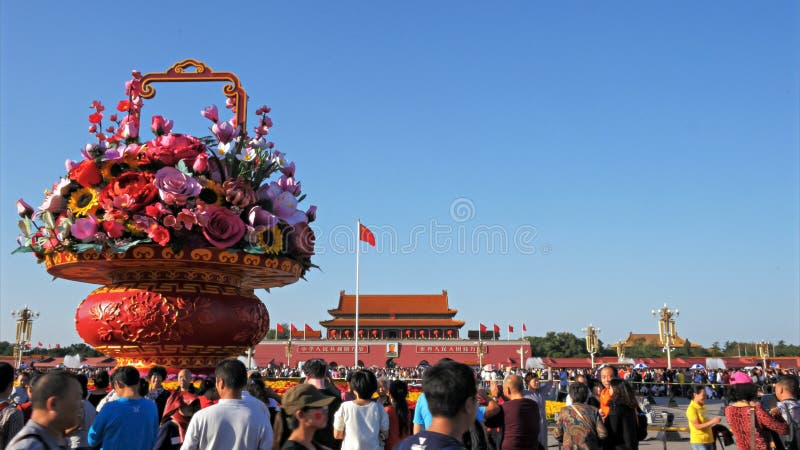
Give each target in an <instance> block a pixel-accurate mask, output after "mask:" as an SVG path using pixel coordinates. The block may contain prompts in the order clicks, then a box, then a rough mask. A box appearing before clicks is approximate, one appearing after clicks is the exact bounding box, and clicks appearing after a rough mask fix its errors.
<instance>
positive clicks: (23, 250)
mask: <svg viewBox="0 0 800 450" xmlns="http://www.w3.org/2000/svg"><path fill="white" fill-rule="evenodd" d="M15 253H33V249H32V248H30V247H24V246H23V247H17V249H16V250H14V251H13V252H11V254H12V255H13V254H15Z"/></svg>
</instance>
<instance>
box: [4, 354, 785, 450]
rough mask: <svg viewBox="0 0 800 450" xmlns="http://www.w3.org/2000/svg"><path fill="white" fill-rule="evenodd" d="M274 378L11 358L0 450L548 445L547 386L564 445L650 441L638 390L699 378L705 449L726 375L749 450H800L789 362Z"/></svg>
mask: <svg viewBox="0 0 800 450" xmlns="http://www.w3.org/2000/svg"><path fill="white" fill-rule="evenodd" d="M487 372H491V373H487ZM270 375H275V373H274V372H269V371H267V372H259V371H250V372H248V371H247V369H246V368H245V366H244V364H243V363H242V362H240V361H238V360H236V359H227V360H223V361H221V362H220V363H219V364H218V365H217V367H216V369H215V372H214V376H212V377H206V378H204V379H202V381H201V383H200V387H199V388H197V387H196V386H195V385H194V383H193V381H194V378H193V376H192V373H191V372H190V371H189V370H187V369H184V370H181V371H180V372H179V373H178V376H177V379H178V386H177V388H176V389H174V390H173V391H169V390H167V389H165V388H164V386H163V381H164V380H165V379H166V377H167V372H166V369H164V368H163V367H152V368H151V369H150V370H149V372H148V374H147V376H146V377H141V376H140V373H139V371H138V370H137V369H135V368H133V367H130V366H125V367H120V368H117V369H116V370H115V371H114V373H113V375H112V376H109V374H108V373H107V372H105V371H100V372H97V373H95V374H94V375H93V379H92V381H93V384H94V390H93V391H89V389H88V385H89V383H88V379H87V377H86V376H85V374H80V373H77V374H76V373H70V372H67V371H63V370H54V371H50V372H46V373H38V372H36V373H33V374H31V373H28V372H19V373H16V372H15V370H14V369H13V367H12V366H10V365H8V364H6V363H0V399H3V400H4V401H3V402H2V403H0V450H2V449H5V448H8V449H9V450H20V449H26V450H39V449H66V448H94V449H109V450H110V449H132V450H151V449H158V450H160V449H184V450H193V449H224V450H238V449H258V450H261V449H274V450H287V449H288V450H304V449H320V450H325V449H332V450H351V449H366V450H381V449H398V450H435V449H480V450H522V449H531V450H539V449H542V448H547V442H548V433H549V431H550V430H549V429H548V428H549V427H548V422H547V417H546V413H545V402H546V395H547V394H546V393H545V392H544V390H543V389H542V387H543V384H551V385H555V387H556V388H557V389H556V391H559V390H562V387H563V388H564V389H563V390H565V391H566V392H564V395H565V399H564V400H565V402H566V406H565V407H564V408H563V409H562V410H561V411H560V412H559V413H558V414H557V418H556V421H555V424H554V425H553V426H552V427H550V428H551V429H552V436H553V437H554V438H555V439H556V440H558V442H559V445H560V447H561V448H564V449H638V446H639V441H641V440H642V439H644V438H645V436H646V434H647V420H646V416H645V415H644V413H643V411H642V406H641V403H640V401H639V400H638V399H637V393H641V392H640V389H637V387H636V386H637V383H650V382H652V383H663V384H665V385H669V384H670V383H672V384H675V385H677V386H681V388H683V386H688V388H687V389H688V392H687V395H688V396H690V397H691V402H690V404H689V407H688V408H687V411H686V416H687V419H688V421H689V428H690V443H691V445H692V447H693V448H694V449H697V450H700V449H703V450H709V449H711V448H713V445H714V441H715V438H716V437H717V435H718V432H719V430H718V428H719V427H720V422H721V420H722V419H721V417H711V416H710V415H709V413H708V412H707V410H706V408H705V401H706V399H707V398H708V396H709V392H708V390H707V388H708V387H709V385H710V384H714V383H719V384H721V385H727V393H726V396H727V398H728V400H729V404H728V405H727V407H726V408H725V418H726V420H727V423H728V425H729V426H730V433H731V437H732V438H733V440H735V442H736V445H737V446H738V448H739V449H753V450H766V449H767V447H768V446H774V447H775V448H788V449H796V448H798V443H800V426H798V424H800V404H798V402H797V398H798V394H800V393H799V392H798V378H797V377H796V376H795V375H793V374H790V373H787V372H786V371H783V373H781V374H778V373H777V372H774V373H772V374H767V373H763V372H761V371H751V372H750V373H745V372H742V371H702V372H689V373H683V372H682V371H663V370H662V371H659V370H644V371H632V370H627V369H617V368H614V367H612V366H605V367H602V368H600V369H599V370H598V371H596V372H591V371H588V370H578V371H569V370H557V371H547V370H544V371H543V370H532V371H523V370H511V369H508V370H504V371H497V372H492V371H483V373H481V372H476V371H474V370H473V369H471V368H470V367H468V366H466V365H464V364H461V363H458V362H455V361H452V360H449V359H446V358H445V359H443V360H442V361H440V362H438V363H437V364H436V365H434V366H430V367H420V368H414V369H413V370H405V369H398V368H391V369H378V370H370V369H363V368H343V367H331V366H329V365H328V364H326V363H325V361H323V360H320V359H314V360H310V361H306V362H305V363H304V364H303V365H302V371H301V372H299V373H297V375H300V376H302V377H303V379H302V380H301V382H300V383H299V384H297V385H296V386H294V387H292V388H291V389H289V390H288V391H286V392H285V393H284V395H282V396H281V395H278V394H277V393H275V392H274V391H272V390H271V389H270V388H269V386H268V385H267V384H266V383H265V382H264V376H270ZM338 377H344V378H346V380H347V390H346V391H345V392H342V391H340V390H339V388H337V387H336V386H335V385H334V378H338ZM420 377H421V379H422V391H423V392H422V394H421V395H420V396H419V398H418V399H417V402H416V405H415V407H414V408H413V409H412V408H410V406H409V403H408V400H407V399H408V393H409V388H408V386H409V385H408V382H407V381H406V380H407V379H418V378H420ZM648 377H655V378H654V379H653V380H652V381H645V380H646V379H647V378H648ZM682 377H683V380H684V381H688V383H683V382H682V381H681V378H682ZM15 380H16V384H17V386H16V387H15V386H14V384H15V383H14V381H15ZM693 382H694V383H695V384H689V383H693ZM645 385H646V384H645ZM645 385H642V384H639V385H638V386H640V387H641V386H645ZM767 386H769V388H767ZM769 390H771V391H774V400H775V402H774V404H773V405H766V407H764V405H762V402H758V401H757V400H758V395H759V393H763V392H766V391H769ZM714 392H716V390H715V391H714Z"/></svg>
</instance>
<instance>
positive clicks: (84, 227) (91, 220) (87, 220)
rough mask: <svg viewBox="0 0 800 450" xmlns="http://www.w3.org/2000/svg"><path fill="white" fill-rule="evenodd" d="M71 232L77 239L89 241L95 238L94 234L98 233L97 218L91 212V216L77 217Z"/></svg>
mask: <svg viewBox="0 0 800 450" xmlns="http://www.w3.org/2000/svg"><path fill="white" fill-rule="evenodd" d="M69 232H70V233H71V234H72V236H74V237H75V238H76V239H80V240H81V241H83V242H89V241H91V240H93V239H94V235H95V233H97V219H96V218H95V217H94V216H93V215H91V214H89V217H84V218H80V219H77V220H75V223H74V224H72V227H70V229H69Z"/></svg>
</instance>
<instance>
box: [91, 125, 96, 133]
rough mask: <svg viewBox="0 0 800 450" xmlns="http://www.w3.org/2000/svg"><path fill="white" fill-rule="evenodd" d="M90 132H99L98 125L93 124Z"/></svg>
mask: <svg viewBox="0 0 800 450" xmlns="http://www.w3.org/2000/svg"><path fill="white" fill-rule="evenodd" d="M89 133H92V134H94V133H97V125H94V124H92V125H91V126H90V127H89Z"/></svg>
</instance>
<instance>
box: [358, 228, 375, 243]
mask: <svg viewBox="0 0 800 450" xmlns="http://www.w3.org/2000/svg"><path fill="white" fill-rule="evenodd" d="M358 226H359V228H358V239H360V240H362V241H364V242H366V243H368V244H369V245H370V246H371V247H375V235H374V234H372V231H369V228H367V227H365V226H364V225H363V224H358Z"/></svg>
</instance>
